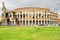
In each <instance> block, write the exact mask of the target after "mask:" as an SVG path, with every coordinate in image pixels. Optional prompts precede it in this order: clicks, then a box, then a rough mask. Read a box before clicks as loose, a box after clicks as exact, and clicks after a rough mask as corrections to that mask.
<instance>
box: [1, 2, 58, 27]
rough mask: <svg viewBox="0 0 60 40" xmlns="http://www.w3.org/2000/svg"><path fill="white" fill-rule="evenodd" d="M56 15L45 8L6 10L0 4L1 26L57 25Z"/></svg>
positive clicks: (3, 5)
mask: <svg viewBox="0 0 60 40" xmlns="http://www.w3.org/2000/svg"><path fill="white" fill-rule="evenodd" d="M57 18H58V14H57V13H54V12H51V11H50V9H47V8H38V7H23V8H16V9H14V10H8V9H7V8H6V7H5V4H4V2H2V25H19V26H21V25H26V26H31V25H38V26H41V25H57Z"/></svg>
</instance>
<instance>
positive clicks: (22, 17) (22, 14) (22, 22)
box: [22, 11, 23, 25]
mask: <svg viewBox="0 0 60 40" xmlns="http://www.w3.org/2000/svg"><path fill="white" fill-rule="evenodd" d="M22 25H23V11H22Z"/></svg>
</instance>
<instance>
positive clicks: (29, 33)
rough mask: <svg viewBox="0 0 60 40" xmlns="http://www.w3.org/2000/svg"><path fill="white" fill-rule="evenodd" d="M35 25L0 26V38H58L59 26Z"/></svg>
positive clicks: (59, 34) (18, 39)
mask: <svg viewBox="0 0 60 40" xmlns="http://www.w3.org/2000/svg"><path fill="white" fill-rule="evenodd" d="M37 27H39V26H37ZM37 27H36V26H31V27H30V26H29V27H27V26H23V27H18V26H16V27H13V26H0V40H60V27H56V26H55V27H53V26H51V27H50V26H45V27H43V26H42V27H39V29H37Z"/></svg>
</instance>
